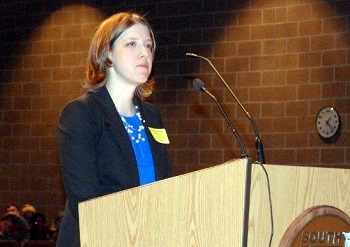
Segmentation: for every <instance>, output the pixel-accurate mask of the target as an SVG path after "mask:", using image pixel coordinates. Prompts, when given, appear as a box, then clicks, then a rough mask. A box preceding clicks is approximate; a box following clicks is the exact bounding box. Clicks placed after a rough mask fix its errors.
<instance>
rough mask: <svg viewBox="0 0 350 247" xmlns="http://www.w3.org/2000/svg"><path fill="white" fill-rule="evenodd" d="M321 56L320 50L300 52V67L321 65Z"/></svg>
mask: <svg viewBox="0 0 350 247" xmlns="http://www.w3.org/2000/svg"><path fill="white" fill-rule="evenodd" d="M321 56H322V54H321V53H320V52H309V53H303V54H300V55H299V59H298V64H299V67H306V68H307V67H318V66H320V65H321V61H322V60H321Z"/></svg>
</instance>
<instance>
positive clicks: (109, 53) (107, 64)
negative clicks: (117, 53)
mask: <svg viewBox="0 0 350 247" xmlns="http://www.w3.org/2000/svg"><path fill="white" fill-rule="evenodd" d="M107 54H108V55H107V58H106V61H105V65H106V66H108V67H113V62H112V52H111V51H108V53H107Z"/></svg>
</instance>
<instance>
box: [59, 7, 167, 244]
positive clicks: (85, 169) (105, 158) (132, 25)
mask: <svg viewBox="0 0 350 247" xmlns="http://www.w3.org/2000/svg"><path fill="white" fill-rule="evenodd" d="M154 52H155V39H154V35H153V31H152V29H151V27H150V26H149V24H148V23H147V21H146V20H145V19H144V18H143V17H142V16H140V15H138V14H134V13H125V12H123V13H118V14H115V15H113V16H111V17H110V18H108V19H106V20H105V21H103V22H102V23H101V24H100V25H99V26H98V28H97V29H96V31H95V34H94V36H93V39H92V42H91V46H90V50H89V64H88V73H87V77H88V80H87V83H86V84H85V85H84V88H85V89H86V90H87V91H88V92H87V93H86V94H84V95H82V96H81V97H80V98H78V99H76V100H74V101H72V102H70V103H68V104H67V105H66V106H65V108H64V110H63V112H62V115H61V118H60V121H59V124H58V147H59V154H60V164H61V167H62V174H63V182H64V186H65V190H66V195H67V203H66V208H65V214H64V218H63V221H62V225H61V228H60V231H59V236H58V240H57V246H62V247H66V246H80V242H79V227H78V226H79V225H78V224H79V220H78V203H79V202H81V201H84V200H87V199H91V198H95V197H99V196H102V195H105V194H109V193H113V192H117V191H121V190H125V189H128V188H132V187H135V186H139V185H143V184H147V183H151V182H154V181H158V180H161V179H164V178H168V177H170V176H171V167H170V160H169V158H168V156H167V154H166V145H165V144H168V139H167V136H166V132H165V130H164V128H163V125H162V123H161V118H160V114H159V111H158V110H157V109H156V108H155V107H154V106H153V105H151V104H149V103H146V102H144V101H143V100H144V99H146V98H147V97H148V96H149V95H150V94H151V93H152V91H153V88H154V80H153V78H152V76H151V71H152V64H153V58H154Z"/></svg>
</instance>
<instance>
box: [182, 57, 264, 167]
mask: <svg viewBox="0 0 350 247" xmlns="http://www.w3.org/2000/svg"><path fill="white" fill-rule="evenodd" d="M186 56H191V57H198V58H201V59H204V60H205V61H207V62H208V63H209V65H210V66H211V67H212V69H213V70H214V71H215V73H216V74H217V75H218V76H219V78H220V80H221V81H222V82H223V83H224V85H225V86H226V88H227V89H228V90H229V91H230V93H231V94H232V96H233V97H234V99H235V100H236V102H237V103H238V105H239V106H240V107H241V109H242V110H243V112H244V113H245V115H246V116H247V117H248V119H249V121H250V122H251V123H252V125H253V128H254V133H255V149H256V152H257V158H258V161H259V163H260V164H265V155H264V148H263V143H262V141H261V139H260V135H259V130H258V127H257V125H256V123H255V120H254V119H253V117H252V116H251V115H250V114H249V112H248V111H247V110H246V109H245V107H244V106H243V104H242V103H241V101H240V100H239V99H238V97H237V96H236V95H235V93H234V92H233V91H232V90H231V88H230V87H229V86H228V84H227V82H226V81H225V80H224V78H222V76H221V75H220V73H219V72H218V71H217V69H216V68H215V66H214V65H213V64H212V62H211V61H210V60H209V59H208V58H206V57H203V56H199V55H197V54H194V53H186Z"/></svg>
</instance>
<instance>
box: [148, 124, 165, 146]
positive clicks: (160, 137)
mask: <svg viewBox="0 0 350 247" xmlns="http://www.w3.org/2000/svg"><path fill="white" fill-rule="evenodd" d="M148 129H149V131H150V132H151V134H152V136H153V138H154V139H155V140H156V141H157V142H159V143H163V144H169V143H170V141H169V138H168V135H167V133H166V130H165V129H156V128H151V127H148Z"/></svg>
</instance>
